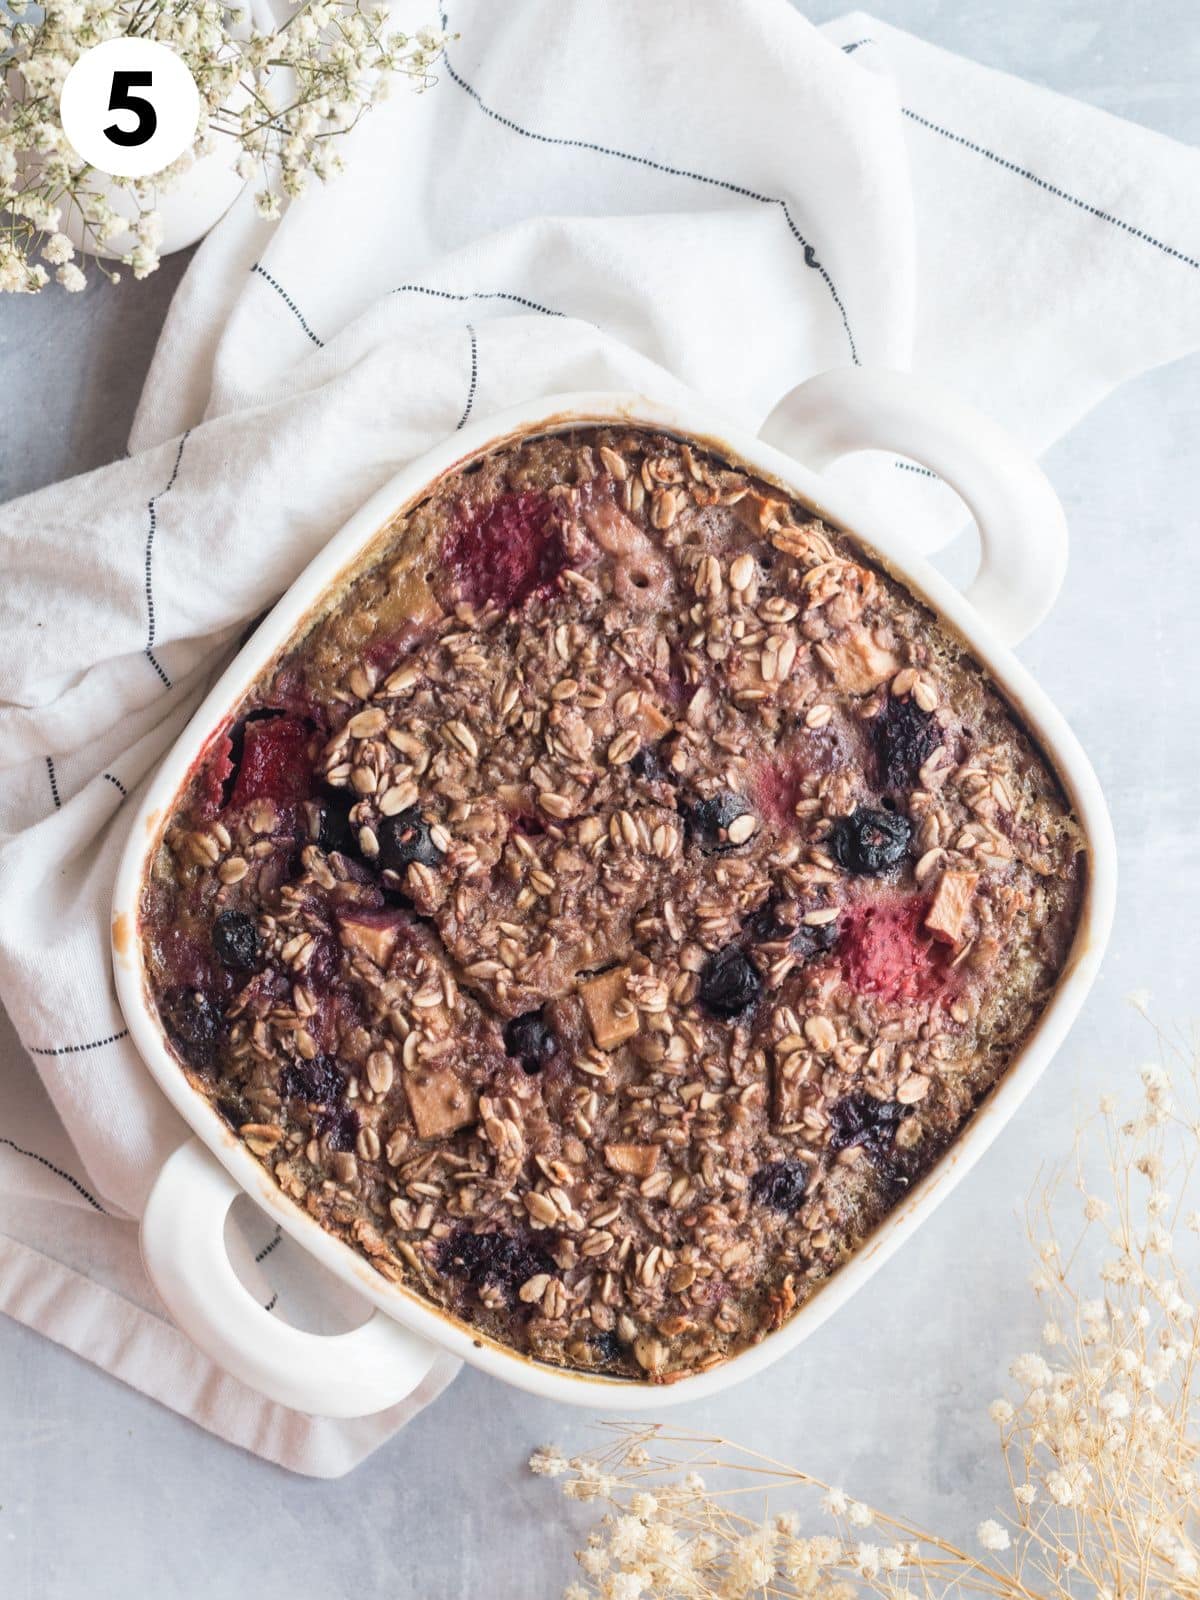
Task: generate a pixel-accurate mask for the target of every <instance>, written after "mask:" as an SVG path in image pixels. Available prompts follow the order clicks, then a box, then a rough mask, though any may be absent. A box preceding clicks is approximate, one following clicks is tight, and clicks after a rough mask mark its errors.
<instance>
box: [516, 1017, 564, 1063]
mask: <svg viewBox="0 0 1200 1600" xmlns="http://www.w3.org/2000/svg"><path fill="white" fill-rule="evenodd" d="M504 1048H505V1049H506V1050H507V1051H508V1053H509V1055H510V1056H515V1057H516V1058H517V1060H518V1061H519V1062H520V1063H521V1065H522V1067H523V1068H524V1069H525V1071H526V1072H540V1071H541V1070H542V1068H543V1067H544V1066H545V1065H546V1063H547V1061H551V1060H553V1058H554V1057H555V1056H556V1055H557V1054H558V1041H557V1039H555V1037H554V1034H553V1032H552V1030H551V1029H550V1028H548V1027H547V1026H546V1021H545V1018H544V1017H543V1016H542V1013H541V1012H540V1011H527V1012H526V1013H525V1015H524V1016H522V1017H512V1018H511V1019H510V1020H509V1021H508V1022H506V1023H505V1024H504Z"/></svg>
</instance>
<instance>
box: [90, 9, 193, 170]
mask: <svg viewBox="0 0 1200 1600" xmlns="http://www.w3.org/2000/svg"><path fill="white" fill-rule="evenodd" d="M60 111H61V114H62V125H63V131H64V132H65V134H66V136H67V138H68V139H69V140H70V141H71V143H72V144H73V145H74V147H75V149H76V150H77V151H78V152H79V154H80V155H81V156H82V157H83V159H84V160H85V161H86V162H87V163H88V165H89V166H93V167H95V168H96V169H97V171H99V172H107V173H109V174H111V175H112V176H113V177H117V178H148V177H150V176H151V174H153V173H156V172H161V171H162V170H163V168H164V167H169V166H170V165H171V163H172V161H174V160H176V158H177V157H179V156H181V155H182V154H183V152H184V151H185V150H186V149H188V148H189V146H190V145H191V143H192V141H193V139H195V137H196V123H197V121H198V120H199V117H200V91H199V90H198V89H197V88H196V81H195V79H194V78H193V77H192V75H191V73H190V72H189V71H188V69H187V67H186V66H184V64H183V62H182V61H181V60H180V59H179V57H178V56H177V55H176V54H175V52H174V50H172V49H170V48H169V46H167V45H165V44H159V43H158V42H157V41H156V40H154V39H132V38H125V39H107V40H105V42H104V43H103V44H98V45H94V46H93V47H92V48H91V49H90V50H88V51H86V52H85V54H83V55H81V56H80V58H79V60H78V61H77V62H76V63H75V65H74V66H73V67H72V68H71V70H70V72H68V73H67V76H66V79H65V81H64V83H63V88H62V101H61V104H60Z"/></svg>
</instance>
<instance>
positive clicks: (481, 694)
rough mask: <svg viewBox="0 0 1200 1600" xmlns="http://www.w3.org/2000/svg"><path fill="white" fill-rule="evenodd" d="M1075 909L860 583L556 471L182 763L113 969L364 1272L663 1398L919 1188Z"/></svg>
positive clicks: (425, 563)
mask: <svg viewBox="0 0 1200 1600" xmlns="http://www.w3.org/2000/svg"><path fill="white" fill-rule="evenodd" d="M1086 878H1087V863H1086V848H1085V840H1084V838H1083V835H1082V832H1081V830H1080V828H1079V826H1078V824H1077V823H1076V821H1075V819H1074V817H1073V815H1072V812H1071V808H1070V805H1069V803H1068V801H1067V799H1066V797H1065V796H1064V794H1063V791H1062V789H1061V787H1060V785H1059V783H1058V781H1057V779H1056V777H1055V775H1054V773H1053V771H1052V770H1051V768H1050V766H1049V765H1048V764H1047V762H1046V760H1045V758H1044V757H1043V755H1042V754H1041V752H1040V751H1039V749H1038V747H1037V745H1036V744H1035V742H1034V741H1033V739H1032V738H1031V737H1030V735H1029V733H1028V732H1027V731H1026V729H1025V728H1024V727H1023V726H1022V724H1021V721H1020V718H1019V716H1018V715H1017V714H1016V713H1015V712H1014V710H1013V709H1012V708H1011V707H1010V706H1009V705H1008V704H1007V703H1006V702H1005V700H1004V699H1003V698H1002V696H1001V695H1000V694H999V693H998V692H997V690H996V688H995V687H994V685H993V684H992V683H991V681H990V680H989V679H988V677H987V676H986V674H985V673H984V672H982V671H981V670H980V668H979V666H978V665H977V664H976V663H975V662H974V661H973V660H972V658H971V656H970V654H969V653H968V651H967V649H966V648H965V646H964V645H963V644H962V642H961V640H959V639H958V638H957V637H956V636H955V635H954V634H953V632H952V631H951V630H950V628H949V627H948V626H947V625H944V624H942V623H940V622H938V621H937V620H936V619H935V618H934V617H932V616H931V615H930V613H929V612H928V610H926V609H925V607H924V606H923V605H922V604H921V603H920V602H919V601H918V600H917V599H915V598H914V597H913V595H911V594H910V593H909V592H907V591H906V590H905V589H904V588H903V587H902V586H901V585H900V584H899V583H897V582H896V581H894V580H893V579H892V578H891V577H890V576H889V574H888V573H887V572H886V571H885V570H884V569H883V568H882V567H881V566H880V565H879V564H878V563H876V562H875V561H874V560H873V558H872V557H871V556H870V555H869V554H868V553H867V552H865V551H864V549H863V548H862V547H860V546H859V545H858V544H856V543H855V541H854V540H852V539H851V538H850V537H848V536H847V535H846V534H844V533H842V532H840V531H839V530H838V529H836V528H834V527H832V526H830V525H829V524H828V523H826V522H824V521H823V520H822V519H821V518H820V517H819V516H818V515H817V514H816V513H815V512H813V511H812V510H811V509H809V508H808V507H807V506H805V505H803V504H802V503H799V502H797V501H796V500H794V499H792V498H790V497H789V496H788V495H787V494H786V493H784V492H783V491H781V490H780V489H778V488H777V487H775V486H774V485H772V484H770V483H768V482H765V481H763V480H762V479H759V478H757V477H755V476H754V475H753V474H752V473H749V472H748V471H746V470H745V469H743V468H741V467H739V466H738V465H737V464H736V463H735V462H731V461H729V460H727V459H724V458H723V457H722V456H721V455H720V454H719V453H718V452H717V451H716V450H715V449H714V448H713V447H711V446H706V445H702V444H700V443H699V442H697V441H688V440H683V439H678V438H673V437H670V436H668V435H665V434H662V433H654V432H650V431H647V430H643V429H639V428H636V427H632V426H627V425H617V424H614V425H608V426H587V427H585V426H580V427H577V428H574V429H570V430H567V431H563V432H558V433H554V434H545V435H540V436H530V437H524V438H519V439H516V440H513V441H511V442H509V443H507V444H505V445H503V446H502V447H497V448H496V449H494V450H492V451H491V452H489V453H487V454H484V455H482V456H480V457H479V458H477V459H475V460H473V461H470V462H467V463H464V464H463V466H462V467H461V468H460V469H455V470H453V471H450V472H448V473H447V474H446V475H444V476H443V477H442V478H441V479H440V480H439V481H438V482H437V484H436V485H434V486H433V488H432V489H430V490H429V491H428V493H427V494H426V495H425V496H424V497H423V498H422V499H420V500H419V501H417V502H414V503H413V504H411V505H409V506H407V507H406V508H404V509H403V510H402V511H401V512H400V513H398V514H397V515H396V516H395V517H394V518H393V520H392V521H391V522H390V523H389V525H388V526H387V527H386V528H384V529H383V530H381V532H380V533H379V535H378V536H377V538H376V540H375V542H374V543H373V544H372V545H371V546H370V547H369V548H368V549H367V550H366V551H365V552H364V553H363V554H362V555H361V556H360V557H359V559H358V561H357V562H356V564H355V565H354V566H353V567H352V568H351V569H350V570H349V571H348V572H347V573H346V574H345V576H344V578H343V580H342V581H341V584H340V586H339V587H338V588H336V589H335V590H334V591H332V592H331V593H330V594H329V595H328V596H327V597H326V598H325V599H324V600H323V601H322V602H321V603H320V604H319V605H318V606H317V607H316V608H314V610H313V611H312V612H311V613H310V615H309V616H308V618H307V620H306V621H305V623H304V624H303V626H302V627H301V628H300V629H299V631H298V632H297V633H296V635H295V636H294V637H293V638H292V639H291V641H290V642H289V643H288V644H287V646H286V647H285V648H284V649H283V651H282V652H281V653H280V655H279V656H278V657H277V659H276V660H275V662H274V663H273V665H272V666H271V667H270V668H269V669H268V670H266V671H264V672H263V673H262V674H261V676H260V677H259V679H258V681H257V682H256V683H255V685H254V686H253V688H252V689H251V691H250V692H249V693H248V694H247V695H246V696H245V697H244V699H243V701H242V703H241V704H239V705H238V706H237V707H236V708H235V709H234V712H233V714H232V715H231V716H230V718H229V720H228V722H227V724H226V725H225V726H223V727H220V728H217V729H215V730H213V734H212V738H211V740H210V742H209V744H208V746H207V748H206V753H205V755H204V757H203V758H202V759H201V761H200V762H199V763H198V764H197V767H196V769H195V770H194V772H193V774H192V776H191V778H190V779H189V781H188V783H187V785H186V786H185V787H184V788H183V789H182V790H181V792H180V793H179V794H178V795H177V797H176V799H175V802H174V804H173V807H172V808H171V814H170V816H169V817H168V818H167V819H166V821H165V823H164V826H163V830H162V833H161V836H160V838H159V840H158V842H157V845H156V853H155V855H154V858H153V864H152V867H151V869H150V871H149V874H148V877H147V881H146V883H145V886H144V891H143V896H142V902H141V925H140V936H141V938H142V941H143V946H144V949H145V952H146V957H147V968H148V973H149V980H150V986H151V991H152V994H153V997H154V1000H155V1002H156V1004H157V1007H158V1011H159V1015H160V1017H161V1019H162V1022H163V1026H164V1031H165V1033H166V1036H167V1038H168V1039H169V1040H170V1042H171V1046H172V1048H173V1050H174V1052H175V1054H176V1056H177V1057H178V1059H179V1063H180V1070H181V1071H182V1072H184V1073H185V1074H186V1075H187V1077H188V1079H189V1081H190V1082H191V1083H192V1085H193V1087H194V1088H195V1090H196V1091H197V1092H198V1093H200V1094H201V1095H204V1096H205V1097H207V1098H208V1099H209V1101H210V1102H211V1103H212V1105H213V1106H214V1108H215V1110H216V1113H217V1114H218V1115H220V1116H221V1117H222V1119H223V1122H224V1124H225V1126H226V1128H227V1129H231V1130H233V1132H234V1134H235V1136H236V1137H237V1138H238V1139H240V1140H241V1141H242V1142H243V1143H244V1144H245V1146H246V1148H247V1149H248V1150H249V1151H250V1152H251V1153H252V1154H253V1156H254V1157H255V1158H256V1159H257V1160H258V1161H259V1162H260V1163H261V1164H262V1166H263V1168H264V1172H265V1173H266V1174H268V1175H269V1178H270V1180H271V1181H272V1182H273V1183H274V1184H275V1185H277V1186H278V1188H279V1189H280V1190H281V1191H282V1192H283V1193H284V1194H285V1195H287V1196H289V1197H290V1198H291V1199H292V1200H293V1201H294V1202H295V1203H296V1204H297V1205H299V1206H300V1207H302V1208H303V1209H304V1210H305V1211H306V1213H307V1214H308V1215H309V1216H311V1217H312V1218H313V1219H314V1220H315V1221H316V1222H317V1223H318V1224H319V1225H320V1226H322V1227H323V1228H325V1229H326V1230H327V1231H329V1232H330V1233H331V1234H333V1235H335V1236H336V1237H337V1238H339V1239H341V1240H342V1241H344V1242H345V1243H346V1245H347V1246H348V1247H349V1248H351V1249H353V1250H354V1251H356V1252H357V1254H358V1255H359V1257H360V1258H361V1259H362V1261H363V1262H365V1263H369V1265H370V1268H371V1269H372V1270H373V1271H374V1272H376V1273H378V1274H379V1275H380V1276H381V1277H382V1278H383V1279H384V1280H386V1281H388V1282H391V1283H395V1284H398V1285H402V1286H404V1287H405V1288H406V1289H407V1290H409V1291H410V1292H412V1293H413V1294H416V1295H418V1296H420V1297H423V1298H424V1299H425V1300H426V1301H428V1302H429V1303H430V1304H432V1305H434V1306H436V1307H438V1308H439V1309H440V1310H441V1311H442V1312H443V1313H445V1314H447V1315H449V1316H451V1317H453V1318H455V1319H457V1320H458V1321H459V1322H460V1323H462V1324H465V1325H466V1326H468V1327H469V1328H470V1329H471V1330H472V1333H473V1335H474V1336H476V1337H480V1338H482V1337H485V1336H486V1337H489V1338H492V1339H495V1340H497V1341H500V1342H501V1343H504V1344H507V1345H508V1346H510V1347H511V1348H513V1349H514V1350H516V1351H519V1352H520V1353H521V1354H523V1355H525V1356H527V1357H529V1358H531V1359H534V1360H537V1361H541V1362H547V1363H552V1364H555V1365H558V1366H565V1367H569V1368H576V1369H578V1370H580V1371H585V1372H591V1373H593V1374H601V1373H602V1374H603V1375H604V1376H606V1377H615V1378H637V1379H640V1380H642V1381H655V1382H671V1381H674V1380H675V1379H677V1378H680V1377H683V1376H686V1375H687V1374H689V1373H693V1372H701V1371H705V1370H707V1369H709V1368H711V1367H713V1366H714V1365H715V1364H717V1363H719V1362H722V1361H724V1360H726V1359H728V1358H729V1357H731V1356H733V1355H736V1354H737V1353H738V1352H739V1351H741V1350H744V1349H746V1348H747V1347H748V1346H750V1345H753V1344H754V1343H756V1342H757V1341H759V1340H761V1339H763V1338H764V1337H765V1336H766V1335H767V1334H769V1333H770V1332H772V1331H773V1330H774V1329H775V1328H777V1327H779V1326H780V1324H781V1323H782V1322H783V1321H784V1320H785V1319H786V1318H787V1317H788V1316H790V1315H791V1314H792V1312H793V1311H794V1310H795V1309H796V1308H798V1307H800V1306H803V1305H804V1304H805V1303H806V1301H808V1300H809V1298H810V1297H811V1296H812V1295H813V1294H814V1293H815V1292H816V1290H817V1289H819V1287H820V1286H821V1284H822V1283H824V1282H825V1281H827V1280H828V1279H829V1278H830V1277H831V1275H833V1274H835V1273H836V1272H837V1271H838V1269H839V1267H840V1266H841V1264H842V1263H843V1262H844V1261H846V1260H847V1259H848V1258H849V1257H850V1256H851V1255H853V1254H854V1252H855V1251H857V1250H858V1249H859V1248H860V1247H861V1246H862V1245H863V1243H864V1241H866V1240H867V1239H868V1238H869V1237H870V1235H871V1233H872V1230H873V1229H875V1228H876V1227H878V1225H879V1224H880V1222H881V1221H882V1220H883V1219H884V1217H885V1216H886V1215H887V1214H888V1211H889V1209H890V1208H891V1207H892V1206H894V1205H895V1204H896V1203H897V1201H898V1199H899V1198H900V1197H901V1196H902V1195H903V1194H904V1193H905V1192H907V1190H908V1189H910V1188H911V1186H912V1185H913V1184H915V1183H918V1182H919V1181H920V1180H921V1179H922V1177H923V1176H924V1175H925V1174H926V1173H927V1172H929V1171H930V1169H931V1168H932V1167H933V1166H934V1165H935V1163H936V1162H937V1161H938V1159H939V1158H940V1156H941V1155H942V1153H943V1152H944V1151H945V1150H946V1148H947V1147H948V1146H949V1145H950V1144H951V1143H952V1142H953V1140H954V1138H955V1137H956V1135H957V1134H958V1133H959V1132H960V1131H961V1129H962V1128H963V1127H964V1126H965V1125H966V1124H967V1123H968V1122H969V1120H970V1119H971V1117H972V1116H973V1115H974V1113H975V1111H976V1108H977V1107H978V1106H979V1105H980V1103H981V1102H982V1101H984V1100H985V1099H986V1097H987V1096H988V1094H989V1093H990V1092H991V1091H992V1089H993V1088H994V1086H995V1085H996V1084H997V1083H998V1082H999V1081H1000V1080H1001V1079H1002V1077H1003V1075H1004V1073H1005V1071H1006V1069H1007V1067H1008V1065H1009V1063H1010V1061H1011V1060H1012V1059H1013V1058H1014V1056H1015V1054H1016V1053H1017V1052H1018V1051H1019V1050H1020V1049H1021V1047H1022V1045H1023V1042H1024V1041H1025V1039H1026V1038H1027V1037H1028V1035H1029V1034H1030V1032H1031V1030H1032V1029H1033V1028H1034V1027H1035V1025H1036V1023H1037V1021H1038V1018H1039V1016H1040V1014H1041V1012H1042V1010H1043V1008H1044V1006H1045V1005H1046V1003H1047V1000H1048V998H1049V996H1050V995H1051V994H1052V992H1053V990H1054V987H1055V984H1056V982H1057V980H1058V977H1059V975H1060V973H1061V972H1062V971H1063V969H1064V967H1065V966H1066V964H1067V962H1068V960H1069V957H1070V952H1071V948H1072V941H1073V939H1074V935H1075V929H1076V926H1077V922H1078V918H1079V908H1080V904H1081V899H1082V896H1083V893H1084V890H1085V886H1086Z"/></svg>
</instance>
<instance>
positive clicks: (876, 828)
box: [829, 806, 912, 877]
mask: <svg viewBox="0 0 1200 1600" xmlns="http://www.w3.org/2000/svg"><path fill="white" fill-rule="evenodd" d="M911 837H912V828H911V827H910V825H909V822H908V818H907V817H902V816H899V815H897V813H896V812H894V811H875V810H873V809H872V808H871V807H870V806H858V807H857V808H856V809H855V810H854V811H853V812H852V813H851V814H850V816H848V817H839V818H838V819H837V821H836V822H835V823H834V825H833V828H832V829H831V831H830V835H829V842H830V845H831V846H832V849H833V854H834V856H835V858H836V859H837V861H838V864H839V865H840V866H843V867H845V869H846V871H847V872H858V873H865V874H868V875H870V876H871V877H876V876H878V875H879V874H880V873H881V872H888V871H889V870H890V869H891V868H892V867H894V866H897V865H898V864H899V863H900V862H901V861H903V860H904V857H905V855H906V854H907V851H908V841H909V839H910V838H911Z"/></svg>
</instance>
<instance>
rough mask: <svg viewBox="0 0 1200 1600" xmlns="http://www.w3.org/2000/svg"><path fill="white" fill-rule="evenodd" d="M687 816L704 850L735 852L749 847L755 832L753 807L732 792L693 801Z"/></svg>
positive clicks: (691, 831)
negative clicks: (750, 839) (742, 847)
mask: <svg viewBox="0 0 1200 1600" xmlns="http://www.w3.org/2000/svg"><path fill="white" fill-rule="evenodd" d="M684 816H685V818H686V820H687V825H688V830H689V832H690V833H691V835H692V837H693V838H694V839H695V840H696V842H697V843H698V844H699V846H700V848H701V849H702V850H732V849H734V848H735V847H736V846H737V845H739V844H745V842H746V840H747V839H748V838H749V837H750V835H751V834H752V833H753V832H754V828H755V819H754V816H753V813H752V812H751V808H750V806H749V805H748V804H747V802H746V801H745V800H744V799H743V798H742V796H741V795H740V794H730V793H729V792H728V790H725V791H723V792H722V793H720V794H714V795H708V796H707V797H706V798H704V799H702V800H694V801H692V803H691V804H690V805H689V806H687V807H686V809H685V811H684ZM739 824H740V826H739Z"/></svg>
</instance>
